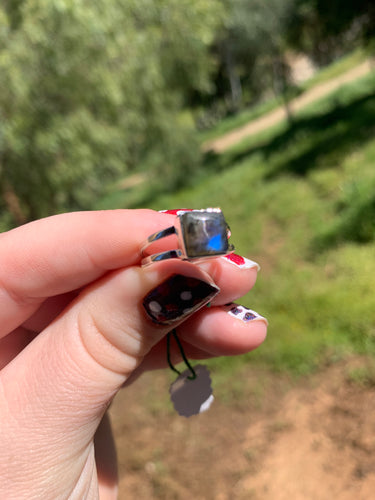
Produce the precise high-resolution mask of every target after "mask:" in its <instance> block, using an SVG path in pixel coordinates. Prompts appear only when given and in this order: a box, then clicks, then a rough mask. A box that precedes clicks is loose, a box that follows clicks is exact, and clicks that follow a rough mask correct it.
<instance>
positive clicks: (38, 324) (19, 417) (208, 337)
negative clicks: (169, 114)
mask: <svg viewBox="0 0 375 500" xmlns="http://www.w3.org/2000/svg"><path fill="white" fill-rule="evenodd" d="M174 219H175V216H173V215H168V214H160V213H157V212H153V211H151V210H129V211H127V210H117V211H105V212H82V213H72V214H63V215H59V216H55V217H51V218H48V219H43V220H40V221H36V222H33V223H31V224H28V225H25V226H22V227H20V228H17V229H15V230H12V231H9V232H7V233H3V234H1V235H0V369H1V371H0V443H1V447H0V498H1V499H4V500H13V499H14V500H16V499H17V500H22V499H28V500H31V499H40V498H43V499H45V500H46V499H54V500H56V499H77V500H82V499H83V498H85V499H98V498H100V499H101V500H112V499H115V498H117V475H116V458H115V451H114V443H113V440H112V437H111V431H110V424H109V421H108V419H107V417H106V410H107V408H108V406H109V405H110V403H111V401H112V400H113V398H114V396H115V394H116V393H117V392H118V391H119V390H120V389H121V388H122V387H123V385H124V384H125V383H130V382H131V380H132V379H133V378H135V377H137V376H138V375H139V374H140V373H141V372H142V371H144V370H148V369H154V368H161V367H164V366H166V353H165V336H166V334H167V333H168V332H169V331H170V330H171V328H172V327H171V326H170V325H168V326H162V325H157V324H155V323H153V322H152V321H151V320H150V318H148V317H147V315H146V314H145V311H144V310H143V308H142V299H143V297H144V296H145V295H146V294H147V293H148V292H149V291H150V290H151V289H153V288H155V287H156V286H157V285H158V284H160V283H161V282H162V281H164V280H165V279H166V278H167V277H168V276H170V275H172V274H174V273H177V274H182V275H184V276H193V277H196V278H199V279H203V280H206V281H207V279H208V278H209V279H212V280H213V281H214V282H215V283H216V285H217V286H218V287H219V288H220V290H221V291H220V293H219V295H217V296H216V297H215V298H214V300H213V302H212V307H210V308H207V307H204V308H203V309H201V310H200V311H198V312H197V313H195V314H194V315H192V316H191V317H189V318H188V319H185V321H183V322H181V321H180V322H178V321H177V322H176V324H175V325H173V326H176V327H177V332H178V335H179V337H180V338H181V340H182V341H183V345H184V349H185V351H186V354H187V356H188V357H189V358H190V359H203V358H208V357H212V356H223V355H234V354H241V353H245V352H248V351H251V350H253V349H255V348H256V347H258V346H259V345H260V344H261V343H262V342H263V340H264V339H265V336H266V330H267V325H266V322H265V321H253V322H249V323H246V324H245V323H244V322H241V321H239V320H237V319H236V318H233V317H231V316H230V315H228V314H227V312H226V310H225V307H223V306H224V304H227V303H228V302H231V301H235V300H237V299H239V298H240V297H241V296H243V295H244V294H246V293H247V292H248V291H249V290H250V289H251V288H252V286H253V285H254V284H255V280H256V274H257V269H256V268H251V269H240V268H239V267H237V266H235V265H233V264H231V263H229V262H226V260H225V259H223V258H221V257H220V258H215V259H212V260H210V261H206V262H204V263H202V264H199V265H195V264H192V263H189V262H183V261H179V260H169V261H166V262H164V263H159V264H154V265H152V266H150V267H148V268H142V267H141V266H140V260H141V257H140V247H141V244H142V242H143V241H144V240H145V239H146V238H147V236H149V235H150V234H151V233H154V232H155V231H158V230H161V229H163V228H165V227H168V226H170V225H172V224H173V223H174ZM234 242H235V241H234ZM173 359H174V361H175V362H177V361H178V360H179V359H178V354H177V352H176V353H174V354H173ZM121 390H126V384H125V388H123V389H121ZM176 418H181V417H179V416H177V415H176ZM195 418H199V417H195Z"/></svg>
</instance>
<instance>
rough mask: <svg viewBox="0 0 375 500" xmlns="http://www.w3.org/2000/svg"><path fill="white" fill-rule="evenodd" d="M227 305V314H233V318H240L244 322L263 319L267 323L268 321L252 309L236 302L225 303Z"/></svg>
mask: <svg viewBox="0 0 375 500" xmlns="http://www.w3.org/2000/svg"><path fill="white" fill-rule="evenodd" d="M227 306H228V314H229V315H230V316H233V317H234V318H237V319H240V320H241V321H243V322H244V323H248V322H249V321H256V320H260V321H265V322H266V324H267V325H268V321H267V319H266V318H264V317H263V316H261V315H260V314H258V313H257V312H255V311H253V310H252V309H248V308H247V307H244V306H240V305H238V304H233V303H232V304H227Z"/></svg>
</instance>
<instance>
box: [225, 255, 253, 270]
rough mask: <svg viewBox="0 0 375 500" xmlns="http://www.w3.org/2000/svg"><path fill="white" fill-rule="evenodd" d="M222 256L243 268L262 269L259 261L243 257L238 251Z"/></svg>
mask: <svg viewBox="0 0 375 500" xmlns="http://www.w3.org/2000/svg"><path fill="white" fill-rule="evenodd" d="M222 258H223V259H226V260H227V261H229V262H230V263H232V264H234V265H235V266H237V267H239V268H241V269H251V268H252V267H256V268H257V270H258V271H260V265H259V264H258V263H257V262H254V261H253V260H250V259H247V258H246V257H242V256H241V255H237V254H236V253H230V254H228V255H223V257H222Z"/></svg>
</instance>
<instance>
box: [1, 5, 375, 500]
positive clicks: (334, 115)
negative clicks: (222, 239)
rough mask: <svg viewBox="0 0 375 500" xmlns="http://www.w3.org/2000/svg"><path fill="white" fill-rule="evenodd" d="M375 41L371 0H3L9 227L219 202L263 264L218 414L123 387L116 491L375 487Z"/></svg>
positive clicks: (315, 495) (5, 222)
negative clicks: (251, 323)
mask: <svg viewBox="0 0 375 500" xmlns="http://www.w3.org/2000/svg"><path fill="white" fill-rule="evenodd" d="M374 54H375V3H374V2H373V0H340V1H339V0H331V1H329V2H327V1H326V0H158V1H155V0H90V1H89V0H2V2H1V5H0V230H1V231H5V230H7V229H10V228H12V227H15V226H17V225H20V224H24V223H26V222H28V221H31V220H33V219H36V218H40V217H44V216H48V215H52V214H56V213H60V212H64V211H75V210H92V209H109V208H137V207H149V208H153V209H167V208H180V207H191V208H193V207H194V208H205V207H208V206H220V207H221V208H222V209H223V211H224V213H225V216H226V219H227V220H228V222H229V224H230V226H231V230H232V234H233V238H232V239H233V243H234V244H235V245H236V251H237V252H238V253H240V254H241V255H244V256H246V257H249V258H251V259H253V260H256V261H257V262H259V263H260V265H261V267H262V270H261V272H260V274H259V279H258V283H257V285H256V287H255V289H254V290H253V291H252V292H251V293H250V294H249V295H248V296H246V297H244V299H243V301H242V302H243V304H244V305H246V306H248V307H251V308H252V309H255V310H257V311H259V313H260V314H262V315H264V316H266V317H267V318H268V319H269V322H270V327H269V336H268V339H267V341H266V343H265V344H264V346H262V347H261V348H260V349H259V350H258V351H257V352H254V353H250V354H249V355H245V356H240V357H233V358H228V359H218V360H214V361H210V362H208V363H207V364H208V365H209V366H210V370H211V372H212V379H213V386H214V393H215V397H216V402H215V403H214V405H213V406H212V407H211V409H210V411H209V412H207V413H205V414H203V415H201V416H199V417H193V418H191V419H189V420H188V419H184V418H181V417H178V416H177V415H176V414H175V413H174V411H173V409H172V408H171V404H170V402H169V400H168V387H169V384H170V383H171V381H172V380H173V375H172V374H170V373H168V372H167V371H163V372H155V373H152V374H149V375H147V376H145V377H143V378H141V379H140V380H138V381H137V382H136V383H135V384H134V385H133V386H132V387H131V388H130V389H129V391H127V392H126V393H125V392H124V393H122V394H120V395H119V397H118V399H117V400H116V401H115V403H114V405H113V407H112V410H111V411H112V419H113V424H114V429H115V434H116V438H117V441H118V444H119V462H120V498H146V499H148V498H150V499H153V498H155V499H183V500H185V499H188V498H192V497H194V498H196V499H208V500H210V499H215V500H216V499H217V500H225V499H229V498H231V499H232V498H236V499H266V500H268V499H270V500H281V499H284V498H285V499H297V500H299V499H331V498H332V497H334V496H336V497H337V498H339V499H340V500H341V499H344V500H345V499H348V500H351V499H353V498H356V499H364V500H367V499H371V498H374V496H373V495H374V491H375V421H374V418H373V415H374V411H375V364H374V355H375V293H374V290H375V259H374V250H375V62H374V59H373V58H374ZM98 237H100V235H98Z"/></svg>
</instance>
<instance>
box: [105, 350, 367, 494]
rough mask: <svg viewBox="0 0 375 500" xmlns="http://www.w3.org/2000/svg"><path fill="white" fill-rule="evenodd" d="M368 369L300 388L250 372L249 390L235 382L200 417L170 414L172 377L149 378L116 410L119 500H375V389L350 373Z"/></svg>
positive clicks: (312, 380) (356, 362) (339, 371)
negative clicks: (169, 382) (360, 381)
mask: <svg viewBox="0 0 375 500" xmlns="http://www.w3.org/2000/svg"><path fill="white" fill-rule="evenodd" d="M368 363H370V361H369V360H365V359H361V358H356V359H352V360H350V361H346V362H342V363H339V364H336V365H333V366H331V367H329V368H327V369H325V370H323V371H322V372H320V373H319V374H316V375H314V376H312V377H309V378H306V379H303V380H301V381H300V382H299V383H297V384H296V383H293V382H292V381H291V380H290V379H288V378H287V377H285V376H284V377H282V376H280V375H271V374H269V373H266V372H263V373H262V372H260V371H259V370H254V369H251V368H247V369H246V370H244V372H243V373H242V376H241V379H240V380H242V381H243V382H242V383H241V384H240V385H241V394H238V395H237V396H235V389H236V386H237V389H236V390H237V391H238V380H237V381H236V380H228V389H230V387H232V390H233V393H232V394H228V393H227V394H226V395H225V391H224V393H223V394H220V391H218V393H217V394H216V396H217V399H216V401H215V403H214V405H213V406H212V407H211V409H210V410H209V411H208V412H207V413H205V414H202V415H200V416H199V417H193V418H191V419H185V418H182V417H179V416H177V415H175V414H174V413H173V412H172V411H170V410H168V408H169V405H168V404H166V401H167V393H166V391H167V390H168V379H169V375H168V374H167V373H166V372H165V371H164V372H156V373H154V374H149V375H148V376H146V377H145V378H144V379H141V380H139V381H138V382H137V383H136V384H135V385H133V386H132V387H130V388H129V389H130V390H129V391H124V392H123V393H121V394H120V395H119V397H118V398H117V399H116V401H115V402H114V404H113V406H112V409H111V413H112V421H113V424H114V430H115V435H116V440H117V443H118V445H119V450H120V451H119V462H120V500H125V499H136V498H142V499H147V500H154V499H155V500H156V499H160V500H190V499H191V498H195V499H196V500H232V499H234V500H330V499H332V498H335V499H337V500H354V499H355V500H371V499H373V498H374V497H375V494H374V492H375V419H374V415H375V388H374V386H373V385H372V386H365V385H359V384H358V383H354V382H353V381H351V380H350V377H348V374H349V373H350V372H351V371H352V370H353V369H358V368H363V367H364V366H366V364H368ZM228 397H229V401H228ZM231 398H232V399H231ZM225 400H226V402H225Z"/></svg>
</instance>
